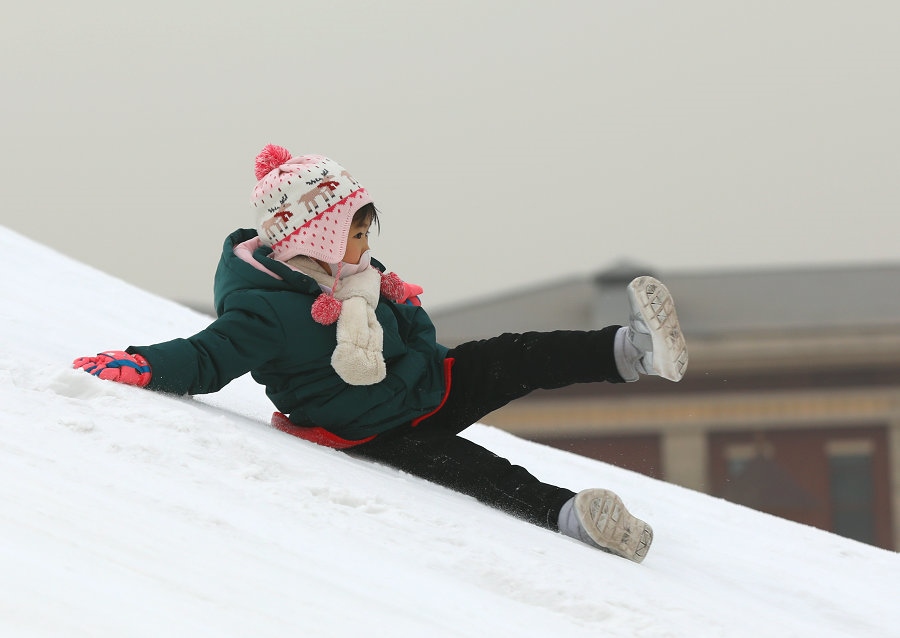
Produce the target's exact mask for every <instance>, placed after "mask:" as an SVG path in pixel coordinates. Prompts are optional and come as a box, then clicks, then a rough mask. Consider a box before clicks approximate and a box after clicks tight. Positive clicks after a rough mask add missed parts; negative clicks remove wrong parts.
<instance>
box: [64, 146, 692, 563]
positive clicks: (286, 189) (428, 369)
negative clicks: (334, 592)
mask: <svg viewBox="0 0 900 638" xmlns="http://www.w3.org/2000/svg"><path fill="white" fill-rule="evenodd" d="M256 178H257V179H258V180H259V182H258V183H257V185H256V188H255V189H254V191H253V194H252V198H251V202H252V207H253V210H254V211H255V215H256V219H257V222H258V223H257V228H256V229H253V230H237V231H235V232H234V233H232V234H231V235H230V236H229V237H228V239H226V241H225V246H224V249H223V252H222V257H221V260H220V262H219V266H218V270H217V271H216V275H215V304H216V314H217V316H218V318H217V319H216V320H215V321H214V322H213V323H212V324H210V325H209V327H207V328H206V329H205V330H202V331H201V332H199V333H197V334H196V335H194V336H192V337H190V338H188V339H174V340H172V341H168V342H165V343H159V344H156V345H149V346H132V347H129V348H128V349H127V350H126V351H125V352H122V351H108V352H104V353H101V354H98V355H97V356H96V357H81V358H79V359H76V360H75V362H74V367H76V368H81V369H83V370H85V371H86V372H90V373H91V374H94V375H96V376H98V377H100V378H102V379H109V380H112V381H118V382H121V383H128V384H133V385H137V386H141V387H146V388H148V389H151V390H157V391H161V392H171V393H174V394H179V395H183V394H203V393H208V392H216V391H217V390H219V389H220V388H222V387H223V386H225V385H226V384H227V383H229V382H230V381H231V380H233V379H235V378H237V377H239V376H241V375H243V374H244V373H245V372H248V371H249V372H250V373H251V374H252V375H253V378H254V379H255V380H256V381H257V382H258V383H260V384H262V385H264V386H265V388H266V393H267V395H268V397H269V398H270V399H271V401H272V403H273V404H274V405H275V406H276V407H277V408H278V410H279V411H278V412H276V413H275V414H274V415H273V421H272V422H273V425H274V426H275V427H278V428H279V429H282V430H284V431H286V432H289V433H291V434H293V435H295V436H299V437H300V438H303V439H307V440H310V441H314V442H316V443H319V444H322V445H326V446H329V447H333V448H336V449H340V450H344V451H345V452H346V453H348V454H351V455H353V456H356V457H360V458H365V459H369V460H372V461H378V462H381V463H386V464H388V465H391V466H394V467H397V468H399V469H401V470H403V471H405V472H409V473H410V474H413V475H416V476H419V477H422V478H424V479H427V480H430V481H433V482H435V483H438V484H440V485H444V486H446V487H449V488H451V489H454V490H457V491H459V492H462V493H464V494H468V495H471V496H474V497H475V498H477V499H478V500H480V501H482V502H484V503H486V504H488V505H490V506H493V507H496V508H499V509H501V510H504V511H506V512H508V513H510V514H512V515H514V516H517V517H520V518H522V519H524V520H527V521H530V522H532V523H535V524H537V525H540V526H543V527H546V528H549V529H551V530H558V531H560V532H562V533H563V534H566V535H568V536H571V537H573V538H577V539H579V540H581V541H583V542H584V543H587V544H589V545H592V546H594V547H598V548H600V549H602V550H604V551H607V552H610V553H613V554H616V555H618V556H623V557H625V558H628V559H630V560H633V561H635V562H641V561H642V560H643V559H644V558H645V556H646V555H647V551H648V549H649V547H650V543H651V542H652V540H653V532H652V530H651V528H650V526H649V525H647V524H646V523H645V522H643V521H641V520H640V519H638V518H636V517H634V516H632V515H631V514H630V513H629V512H628V511H627V510H626V509H625V506H624V505H623V504H622V501H621V500H620V499H619V497H618V496H616V495H615V494H613V493H612V492H610V491H607V490H602V489H588V490H584V491H582V492H579V493H578V494H576V493H575V492H572V491H571V490H568V489H565V488H562V487H556V486H554V485H548V484H546V483H542V482H540V481H539V480H538V479H536V478H535V477H534V476H532V475H531V474H529V473H528V472H527V471H526V470H525V469H524V468H522V467H519V466H515V465H512V464H511V463H509V461H507V460H506V459H503V458H500V457H499V456H497V455H495V454H493V453H492V452H490V451H488V450H486V449H484V448H483V447H481V446H479V445H476V444H475V443H472V442H471V441H469V440H467V439H465V438H462V437H460V436H458V434H459V433H460V432H462V431H463V430H464V429H466V428H467V427H468V426H469V425H471V424H473V423H475V422H477V421H478V420H479V419H481V418H482V417H484V416H485V415H487V414H488V413H490V412H492V411H493V410H496V409H497V408H499V407H501V406H503V405H505V404H507V403H508V402H510V401H512V400H513V399H516V398H518V397H522V396H524V395H526V394H528V393H529V392H531V391H532V390H534V389H536V388H544V389H551V388H559V387H563V386H567V385H570V384H573V383H584V382H592V381H608V382H611V383H621V382H625V381H637V379H638V376H639V375H640V374H655V375H660V376H663V377H665V378H667V379H670V380H672V381H678V380H680V379H681V377H682V375H683V374H684V371H685V368H686V366H687V361H688V357H687V350H686V347H685V342H684V338H683V337H682V335H681V332H680V330H679V327H678V319H677V317H676V314H675V308H674V305H673V302H672V298H671V296H670V295H669V292H668V290H667V289H666V288H665V286H663V285H662V284H660V283H659V282H658V281H656V280H655V279H653V278H651V277H639V278H637V279H635V280H634V281H633V282H631V284H630V285H629V286H628V296H629V300H630V304H631V317H630V323H629V325H628V326H625V327H620V326H609V327H607V328H603V329H602V330H598V331H589V332H576V331H558V332H549V333H536V332H535V333H525V334H504V335H501V336H498V337H495V338H493V339H487V340H484V341H476V342H470V343H464V344H462V345H460V346H457V347H456V348H453V349H451V350H448V349H447V348H445V347H444V346H442V345H440V344H439V343H438V342H437V341H436V337H435V330H434V326H433V325H432V323H431V320H430V319H429V318H428V315H427V314H426V313H425V311H424V310H423V309H422V307H421V305H420V303H419V300H418V295H419V294H420V293H421V292H422V289H421V288H420V287H418V286H414V285H411V284H408V283H406V282H404V281H402V280H401V279H400V278H399V277H398V276H397V275H395V274H394V273H391V274H388V275H386V274H383V273H384V270H385V269H384V267H383V266H382V265H381V264H380V263H379V262H377V261H376V260H374V259H373V258H372V257H371V256H370V253H369V243H368V237H369V230H370V228H371V226H372V225H373V224H374V225H376V226H378V224H379V220H378V211H377V210H376V209H375V206H374V204H373V203H372V199H371V198H370V196H369V193H368V192H367V191H366V189H365V188H363V187H362V186H361V185H360V184H359V182H357V181H356V180H355V179H354V178H353V177H352V176H351V175H350V174H349V173H348V172H347V171H346V170H345V169H344V168H343V167H341V166H340V165H338V164H337V163H336V162H334V161H332V160H330V159H328V158H325V157H322V156H317V155H307V156H292V155H291V153H290V152H289V151H287V150H286V149H284V148H282V147H279V146H274V145H268V146H266V147H265V148H264V149H263V150H262V152H261V153H260V154H259V155H258V156H257V158H256ZM285 415H287V416H285Z"/></svg>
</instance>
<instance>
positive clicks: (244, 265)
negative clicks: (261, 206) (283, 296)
mask: <svg viewBox="0 0 900 638" xmlns="http://www.w3.org/2000/svg"><path fill="white" fill-rule="evenodd" d="M256 237H257V232H256V230H254V229H251V228H241V229H238V230H236V231H234V232H233V233H231V234H230V235H229V236H228V237H227V238H226V239H225V243H224V244H223V246H222V256H221V257H220V258H219V266H218V268H216V276H215V283H214V286H213V300H214V302H215V305H216V314H217V315H221V314H222V313H223V312H224V307H225V300H226V299H227V298H228V296H229V295H231V294H232V293H235V292H239V291H244V290H255V291H258V290H271V291H294V292H300V293H304V294H308V295H318V294H319V292H321V290H320V288H319V284H317V283H316V282H315V280H314V279H313V278H312V277H308V276H306V275H304V274H303V273H300V272H297V271H296V270H293V269H291V268H289V267H288V266H287V265H286V264H284V263H282V262H280V261H278V260H277V259H273V258H272V256H271V255H272V248H271V247H270V246H265V245H260V246H259V247H257V248H256V249H255V250H254V251H253V254H252V259H253V261H255V262H256V263H255V264H251V263H248V262H247V261H244V260H243V259H241V258H240V257H239V256H238V255H236V254H235V248H236V247H237V246H239V245H241V244H243V243H244V242H247V241H250V240H252V239H255V238H256Z"/></svg>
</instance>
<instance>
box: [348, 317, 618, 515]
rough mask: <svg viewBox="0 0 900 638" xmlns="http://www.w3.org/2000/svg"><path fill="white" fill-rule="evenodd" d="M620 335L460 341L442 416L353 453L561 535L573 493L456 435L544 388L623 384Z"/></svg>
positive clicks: (561, 333) (527, 335)
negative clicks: (617, 348)
mask: <svg viewBox="0 0 900 638" xmlns="http://www.w3.org/2000/svg"><path fill="white" fill-rule="evenodd" d="M617 330H618V326H611V327H609V328H605V329H603V330H599V331H596V332H575V331H559V332H546V333H537V332H532V333H525V334H504V335H501V336H499V337H496V338H493V339H486V340H484V341H475V342H470V343H465V344H462V345H460V346H458V347H457V348H454V349H453V350H451V352H450V354H449V355H448V356H451V357H453V358H454V360H455V361H454V364H453V369H452V373H451V385H450V393H449V395H448V397H447V401H446V402H445V403H444V406H443V407H442V408H441V409H440V410H439V411H438V412H437V413H435V414H434V415H432V416H430V417H428V418H427V419H425V420H423V421H421V422H420V423H419V424H418V425H417V426H416V427H414V428H411V429H410V430H407V431H405V432H403V433H399V432H394V433H388V434H386V435H382V436H380V437H379V438H378V439H376V440H374V441H372V442H371V443H365V444H363V445H360V446H358V447H355V448H352V449H350V450H347V451H348V452H349V453H350V454H353V455H356V456H361V457H364V458H368V459H371V460H375V461H381V462H383V463H386V464H388V465H391V466H394V467H397V468H399V469H401V470H404V471H406V472H409V473H410V474H413V475H415V476H418V477H421V478H424V479H427V480H429V481H432V482H434V483H438V484H440V485H443V486H445V487H449V488H450V489H453V490H456V491H458V492H462V493H463V494H468V495H469V496H474V497H475V498H477V499H478V500H480V501H482V502H483V503H485V504H487V505H490V506H492V507H496V508H497V509H500V510H503V511H506V512H509V513H510V514H513V515H514V516H517V517H519V518H522V519H524V520H527V521H530V522H532V523H535V524H536V525H540V526H542V527H546V528H549V529H552V530H557V529H558V519H559V513H560V510H561V508H562V506H563V504H564V503H566V502H567V501H568V500H569V499H571V498H572V497H573V496H574V495H575V493H574V492H572V491H571V490H568V489H565V488H562V487H557V486H555V485H549V484H547V483H542V482H541V481H539V480H538V479H537V478H535V477H534V476H532V475H531V474H530V473H529V472H528V471H527V470H525V469H524V468H522V467H520V466H517V465H512V464H511V463H510V462H509V461H507V460H506V459H504V458H501V457H499V456H497V455H496V454H494V453H493V452H491V451H489V450H486V449H485V448H483V447H481V446H479V445H477V444H475V443H472V442H471V441H469V440H467V439H464V438H462V437H460V436H456V434H458V433H459V432H462V431H463V430H464V429H466V428H467V427H469V426H470V425H471V424H473V423H475V422H477V421H478V420H479V419H481V418H482V417H483V416H485V415H486V414H488V413H489V412H492V411H493V410H496V409H497V408H499V407H501V406H503V405H506V404H507V403H509V402H510V401H512V400H513V399H516V398H519V397H521V396H524V395H526V394H528V393H529V392H531V391H532V390H535V389H538V388H544V389H552V388H559V387H563V386H566V385H570V384H572V383H580V382H588V381H611V382H621V381H622V377H621V376H620V375H619V373H618V371H617V369H616V363H615V358H614V355H613V342H614V340H615V335H616V331H617Z"/></svg>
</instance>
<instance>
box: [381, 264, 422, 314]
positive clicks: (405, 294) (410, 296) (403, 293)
mask: <svg viewBox="0 0 900 638" xmlns="http://www.w3.org/2000/svg"><path fill="white" fill-rule="evenodd" d="M381 292H382V293H384V296H385V297H387V298H388V299H390V300H392V301H394V302H396V303H405V304H409V305H411V306H421V305H422V302H421V301H419V295H421V294H422V292H423V289H422V286H417V285H416V284H409V283H406V282H405V281H403V280H402V279H400V276H399V275H398V274H397V273H395V272H392V273H389V274H387V275H382V276H381Z"/></svg>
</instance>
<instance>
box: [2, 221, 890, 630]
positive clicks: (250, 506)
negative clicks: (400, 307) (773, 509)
mask: <svg viewBox="0 0 900 638" xmlns="http://www.w3.org/2000/svg"><path fill="white" fill-rule="evenodd" d="M98 250H120V251H121V253H122V254H121V259H123V260H127V259H142V260H143V261H144V262H145V263H146V265H147V267H148V268H152V267H153V261H154V260H162V259H165V257H164V256H162V255H159V254H149V255H147V254H144V255H141V254H136V252H135V251H133V250H131V249H130V248H128V247H119V246H117V245H114V244H113V245H104V244H103V243H102V242H100V243H98ZM0 264H2V272H3V277H2V278H0V299H2V302H0V328H2V332H0V334H2V349H0V405H2V407H0V503H2V507H0V635H2V636H5V637H18V636H67V637H69V636H116V637H121V636H129V637H131V636H153V637H158V636H191V637H197V636H297V635H304V636H317V637H319V636H360V635H362V636H417V637H419V636H426V635H427V636H440V637H442V636H467V637H472V636H498V637H503V636H517V637H521V636H542V637H543V636H548V635H552V636H559V637H568V636H601V635H602V636H754V637H755V636H759V635H766V636H817V637H821V636H900V611H898V605H897V600H896V599H897V595H898V592H900V587H898V585H900V558H898V555H897V554H896V553H893V552H888V551H884V550H881V549H877V548H874V547H870V546H867V545H863V544H860V543H857V542H854V541H850V540H847V539H844V538H840V537H838V536H835V535H832V534H829V533H826V532H822V531H819V530H816V529H812V528H809V527H805V526H801V525H797V524H794V523H791V522H787V521H784V520H781V519H777V518H774V517H770V516H767V515H764V514H760V513H757V512H754V511H752V510H749V509H746V508H742V507H738V506H735V505H732V504H730V503H727V502H724V501H722V500H719V499H715V498H711V497H709V496H706V495H703V494H699V493H696V492H692V491H689V490H685V489H683V488H680V487H676V486H673V485H669V484H666V483H663V482H660V481H656V480H653V479H650V478H647V477H645V476H642V475H639V474H635V473H632V472H628V471H625V470H621V469H618V468H615V467H612V466H610V465H606V464H603V463H600V462H597V461H593V460H590V459H586V458H583V457H579V456H575V455H572V454H569V453H566V452H562V451H559V450H555V449H552V448H547V447H543V446H540V445H536V444H533V443H530V442H527V441H523V440H521V439H518V438H515V437H513V436H511V435H509V434H506V433H504V432H502V431H499V430H496V429H492V428H488V427H485V426H482V425H476V426H473V427H472V428H470V429H469V430H468V431H467V436H469V437H471V438H472V439H473V440H476V441H478V442H480V443H482V444H484V445H486V446H487V447H489V448H491V449H492V450H494V451H496V452H498V453H500V454H502V455H505V456H507V457H508V458H510V459H512V460H513V461H515V462H518V463H521V464H523V465H524V466H526V467H528V468H529V469H530V470H532V472H533V473H535V474H537V475H538V476H540V477H542V478H543V479H544V480H547V481H550V482H556V483H557V484H561V485H565V486H567V487H570V488H572V489H575V490H578V489H582V488H585V487H594V486H596V487H609V488H611V489H614V490H615V491H617V492H618V493H619V494H620V495H621V496H622V497H623V498H624V499H625V502H626V503H627V504H628V507H629V509H631V511H633V512H634V513H635V514H637V515H638V516H641V517H643V518H645V519H646V520H648V521H650V522H651V523H652V525H653V527H654V530H655V533H656V538H655V542H654V545H653V548H652V550H651V552H650V554H649V556H648V558H647V560H646V561H645V562H644V563H643V564H642V565H636V564H633V563H630V562H628V561H625V560H622V559H619V558H615V557H612V556H609V555H606V554H604V553H602V552H599V551H596V550H593V549H591V548H589V547H586V546H583V545H581V544H579V543H577V542H576V541H573V540H570V539H568V538H565V537H562V536H560V535H558V534H554V533H551V532H549V531H546V530H543V529H540V528H537V527H533V526H531V525H528V524H526V523H523V522H521V521H518V520H516V519H514V518H512V517H509V516H507V515H505V514H502V513H500V512H497V511H494V510H491V509H489V508H487V507H485V506H482V505H480V504H478V503H477V502H475V501H474V500H473V499H470V498H468V497H464V496H461V495H458V494H455V493H453V492H450V491H448V490H445V489H443V488H439V487H436V486H434V485H431V484H428V483H426V482H423V481H420V480H418V479H415V478H412V477H409V476H407V475H403V474H400V473H399V472H397V471H395V470H392V469H389V468H384V467H380V466H376V465H373V464H368V463H366V462H363V461H358V460H354V459H351V458H348V457H346V456H344V455H343V454H341V453H340V452H336V451H333V450H329V449H325V448H321V447H317V446H315V445H313V444H310V443H307V442H305V441H301V440H299V439H296V438H293V437H290V436H288V435H286V434H283V433H281V432H278V431H276V430H273V429H272V428H270V427H269V426H268V425H267V421H268V418H269V415H270V413H271V411H272V407H271V405H270V404H269V403H268V400H267V399H266V398H265V395H264V393H263V392H262V389H261V388H260V387H259V386H256V385H255V384H254V383H253V381H252V380H250V379H249V378H242V379H239V380H238V381H236V382H234V383H232V384H231V385H230V386H228V387H227V388H225V390H223V391H222V392H220V393H218V394H216V395H210V396H207V397H196V398H193V399H192V398H186V397H173V396H165V395H159V394H155V393H152V392H148V391H146V390H139V389H136V388H131V387H126V386H121V385H118V384H114V383H108V382H103V381H100V380H98V379H96V378H93V377H91V376H89V375H87V374H84V373H83V372H80V371H75V370H72V369H71V368H70V362H71V360H72V359H73V358H75V357H76V356H79V355H84V354H93V353H95V352H98V351H100V350H104V349H110V348H122V347H125V346H127V345H130V344H146V343H152V342H156V341H163V340H168V339H171V338H174V337H178V336H188V335H190V334H192V333H194V332H196V331H197V330H199V329H201V328H203V327H204V326H205V325H206V324H207V323H208V321H209V319H208V318H207V317H204V316H202V315H199V314H197V313H195V312H193V311H190V310H188V309H186V308H183V307H181V306H178V305H176V304H173V303H172V302H169V301H166V300H164V299H161V298H159V297H155V296H152V295H150V294H147V293H145V292H143V291H141V290H138V289H135V288H133V287H131V286H129V285H127V284H125V283H123V282H122V281H119V280H117V279H114V278H112V277H110V276H108V275H105V274H103V273H100V272H97V271H95V270H93V269H90V268H88V267H86V266H84V265H82V264H79V263H77V262H74V261H72V260H70V259H68V258H66V257H63V256H61V255H59V254H57V253H54V252H52V251H50V250H48V249H46V248H44V247H42V246H40V245H38V244H35V243H33V242H31V241H30V240H27V239H25V238H23V237H21V236H19V235H16V234H15V233H13V232H11V231H8V230H6V229H4V228H0Z"/></svg>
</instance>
